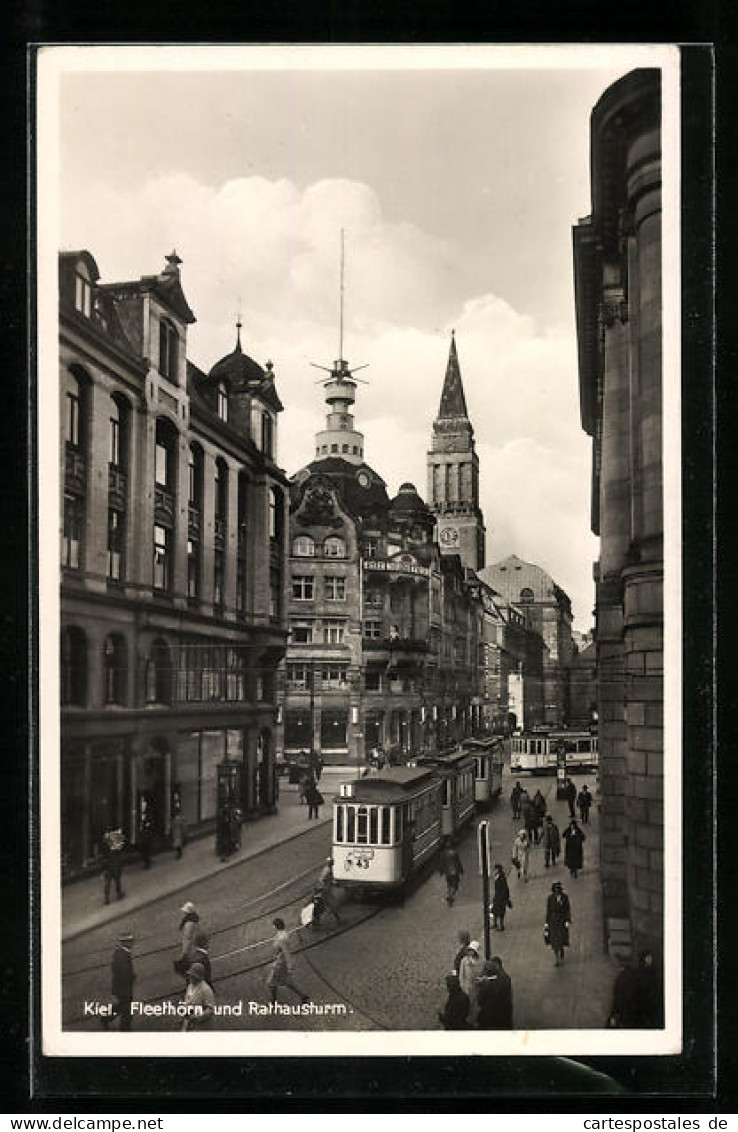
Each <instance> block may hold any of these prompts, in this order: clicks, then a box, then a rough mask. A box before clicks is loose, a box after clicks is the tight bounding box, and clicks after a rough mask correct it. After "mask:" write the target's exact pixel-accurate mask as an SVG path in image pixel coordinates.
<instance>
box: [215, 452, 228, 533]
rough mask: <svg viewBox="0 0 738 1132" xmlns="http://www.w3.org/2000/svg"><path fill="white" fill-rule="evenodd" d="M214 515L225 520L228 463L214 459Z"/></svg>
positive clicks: (226, 514)
mask: <svg viewBox="0 0 738 1132" xmlns="http://www.w3.org/2000/svg"><path fill="white" fill-rule="evenodd" d="M215 517H216V519H220V520H221V521H222V522H225V521H226V519H227V517H228V465H227V464H226V462H225V460H216V461H215Z"/></svg>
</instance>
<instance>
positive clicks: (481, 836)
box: [477, 821, 492, 959]
mask: <svg viewBox="0 0 738 1132" xmlns="http://www.w3.org/2000/svg"><path fill="white" fill-rule="evenodd" d="M477 847H478V849H479V871H480V873H481V875H482V923H483V924H484V958H485V959H489V958H490V950H491V940H490V931H489V870H490V864H491V860H492V830H491V829H490V823H489V822H488V821H480V823H479V825H478V826H477Z"/></svg>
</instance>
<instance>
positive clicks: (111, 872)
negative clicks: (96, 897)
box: [102, 829, 126, 904]
mask: <svg viewBox="0 0 738 1132" xmlns="http://www.w3.org/2000/svg"><path fill="white" fill-rule="evenodd" d="M102 842H103V855H102V878H103V886H104V898H105V903H106V904H109V903H110V889H111V887H112V885H113V884H114V885H115V895H116V899H117V900H122V899H123V897H124V896H125V892H124V891H123V885H122V880H121V877H122V873H123V849H124V847H125V843H126V839H125V836H124V834H123V830H122V829H109V830H108V831H107V833H104V834H103V839H102Z"/></svg>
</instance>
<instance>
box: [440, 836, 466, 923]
mask: <svg viewBox="0 0 738 1132" xmlns="http://www.w3.org/2000/svg"><path fill="white" fill-rule="evenodd" d="M438 871H439V873H440V874H441V876H442V877H445V878H446V903H447V904H448V906H449V908H450V907H451V905H452V904H453V902H454V900H455V899H456V893H457V892H458V890H459V881H460V880H461V877H462V876H463V873H464V866H463V865H462V863H461V857H460V856H459V854H458V853H457V852H456V850H455V849H454V847H453V846H452V844H451V842H450V841H447V842H446V844H445V846H444V848H443V851H442V853H441V857H440V860H439V864H438Z"/></svg>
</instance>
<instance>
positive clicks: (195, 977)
mask: <svg viewBox="0 0 738 1132" xmlns="http://www.w3.org/2000/svg"><path fill="white" fill-rule="evenodd" d="M184 1006H185V1007H186V1008H187V1014H186V1016H185V1020H184V1022H183V1023H182V1029H183V1030H207V1029H209V1028H210V1023H211V1022H212V1020H213V1017H214V1015H215V995H214V994H213V988H212V987H211V986H210V985H209V984H208V983H207V982H206V979H205V968H204V967H203V965H202V963H193V964H192V966H191V967H190V969H189V971H188V972H187V990H186V991H185V997H184Z"/></svg>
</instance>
